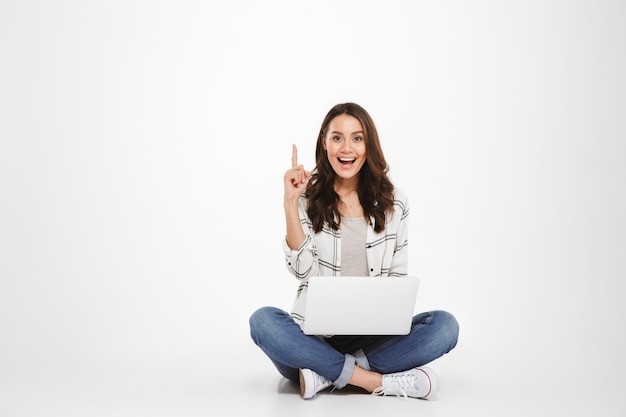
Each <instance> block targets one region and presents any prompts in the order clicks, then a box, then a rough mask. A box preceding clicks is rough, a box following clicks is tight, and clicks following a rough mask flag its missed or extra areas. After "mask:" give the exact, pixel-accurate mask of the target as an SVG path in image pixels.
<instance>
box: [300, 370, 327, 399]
mask: <svg viewBox="0 0 626 417" xmlns="http://www.w3.org/2000/svg"><path fill="white" fill-rule="evenodd" d="M331 385H332V381H330V380H328V379H326V378H324V377H323V376H321V375H318V374H316V373H315V372H313V371H312V370H310V369H306V368H303V369H300V395H302V398H304V399H309V398H313V396H314V395H315V394H317V393H318V392H320V391H321V390H323V389H326V388H328V387H329V386H331Z"/></svg>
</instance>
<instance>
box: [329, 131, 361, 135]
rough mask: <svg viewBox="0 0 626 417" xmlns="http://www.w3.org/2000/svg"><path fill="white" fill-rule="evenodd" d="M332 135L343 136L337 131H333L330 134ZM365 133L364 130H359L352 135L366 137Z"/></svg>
mask: <svg viewBox="0 0 626 417" xmlns="http://www.w3.org/2000/svg"><path fill="white" fill-rule="evenodd" d="M330 133H331V134H333V135H335V134H337V135H343V132H339V131H337V130H333V131H332V132H330ZM364 134H365V132H363V131H362V130H357V131H356V132H352V133H351V135H364Z"/></svg>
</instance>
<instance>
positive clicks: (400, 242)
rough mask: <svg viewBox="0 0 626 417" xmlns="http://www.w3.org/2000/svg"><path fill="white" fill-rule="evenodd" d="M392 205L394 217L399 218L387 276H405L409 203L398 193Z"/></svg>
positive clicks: (407, 262) (407, 255) (406, 271)
mask: <svg viewBox="0 0 626 417" xmlns="http://www.w3.org/2000/svg"><path fill="white" fill-rule="evenodd" d="M394 205H395V212H394V216H399V218H396V221H397V222H398V223H397V230H396V240H395V247H394V254H393V258H392V260H391V267H390V269H389V275H390V276H406V275H407V274H408V269H409V268H408V267H409V201H408V199H407V197H406V196H405V195H404V194H403V193H398V195H397V196H396V200H395V201H394Z"/></svg>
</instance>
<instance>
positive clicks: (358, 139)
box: [354, 136, 363, 142]
mask: <svg viewBox="0 0 626 417" xmlns="http://www.w3.org/2000/svg"><path fill="white" fill-rule="evenodd" d="M362 140H363V138H362V137H361V136H355V137H354V141H355V142H360V141H362Z"/></svg>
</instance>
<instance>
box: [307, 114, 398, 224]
mask: <svg viewBox="0 0 626 417" xmlns="http://www.w3.org/2000/svg"><path fill="white" fill-rule="evenodd" d="M340 114H347V115H350V116H353V117H355V118H356V119H357V120H358V121H359V122H361V126H363V131H364V140H365V152H366V157H367V158H366V161H365V164H364V165H363V167H362V168H361V171H359V181H358V186H357V193H358V195H359V201H360V202H361V206H362V207H363V213H364V216H365V218H366V219H368V221H369V220H370V217H373V218H374V230H375V231H376V232H382V231H383V230H385V216H386V214H387V213H393V211H394V208H393V192H394V186H393V184H392V183H391V180H390V179H389V177H388V172H389V166H388V165H387V162H386V161H385V155H384V154H383V150H382V148H381V146H380V140H379V139H378V132H377V131H376V126H375V125H374V121H373V120H372V118H371V117H370V115H369V114H368V113H367V111H366V110H365V109H364V108H363V107H361V106H359V105H358V104H355V103H342V104H337V105H335V106H334V107H333V108H332V109H330V111H329V112H328V114H327V115H326V117H325V118H324V121H323V122H322V126H321V128H320V132H319V134H318V136H317V146H316V148H315V168H314V169H313V175H312V177H311V180H310V181H309V184H308V186H307V188H306V191H305V194H304V195H305V197H307V198H308V200H309V206H308V215H309V218H310V219H311V222H312V224H313V230H314V231H315V232H316V233H319V232H320V231H321V230H322V228H323V227H324V224H326V225H327V226H328V227H330V228H331V229H333V230H338V229H339V224H340V223H341V215H340V213H339V208H338V203H339V195H338V194H337V193H336V192H335V187H334V184H335V178H336V176H337V174H336V173H335V171H334V170H333V167H332V166H331V165H330V162H329V161H328V155H327V153H326V150H325V149H324V136H326V132H327V129H328V125H329V124H330V122H331V121H332V120H333V119H334V118H335V117H337V116H339V115H340Z"/></svg>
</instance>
